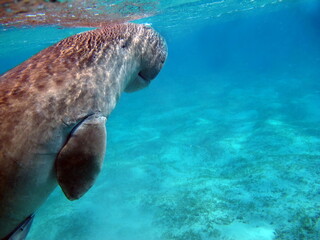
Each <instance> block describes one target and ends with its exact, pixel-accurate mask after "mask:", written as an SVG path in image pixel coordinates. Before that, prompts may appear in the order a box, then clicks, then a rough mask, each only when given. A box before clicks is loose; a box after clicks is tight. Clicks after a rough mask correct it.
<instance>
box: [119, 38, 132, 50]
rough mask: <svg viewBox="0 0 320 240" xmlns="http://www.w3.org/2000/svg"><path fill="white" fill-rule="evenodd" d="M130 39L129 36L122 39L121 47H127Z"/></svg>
mask: <svg viewBox="0 0 320 240" xmlns="http://www.w3.org/2000/svg"><path fill="white" fill-rule="evenodd" d="M131 41H132V39H131V38H130V37H129V38H128V39H123V42H122V44H121V48H128V47H129V46H130V44H131Z"/></svg>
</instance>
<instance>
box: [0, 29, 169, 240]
mask: <svg viewBox="0 0 320 240" xmlns="http://www.w3.org/2000/svg"><path fill="white" fill-rule="evenodd" d="M166 57H167V47H166V43H165V40H164V39H163V38H162V37H161V36H160V35H159V34H158V33H157V32H156V31H155V30H153V29H152V28H151V27H149V26H145V25H139V24H133V23H122V24H110V25H108V26H106V27H104V28H101V29H96V30H92V31H88V32H84V33H80V34H77V35H74V36H71V37H69V38H66V39H64V40H62V41H60V42H58V43H57V44H55V45H53V46H51V47H49V48H46V49H44V50H42V51H41V52H39V53H38V54H36V55H35V56H33V57H31V58H30V59H28V60H27V61H25V62H23V63H22V64H20V65H18V66H17V67H15V68H13V69H11V70H9V71H8V72H6V73H5V74H4V75H2V76H1V77H0V239H24V237H25V235H26V232H27V231H28V229H29V228H30V225H31V222H32V217H33V214H34V213H35V211H36V210H37V209H38V208H39V206H40V205H41V204H42V203H43V202H44V201H45V200H46V199H47V197H48V196H49V194H50V193H51V192H52V191H53V190H54V189H55V188H56V186H57V185H60V187H61V188H62V190H63V192H64V194H65V195H66V197H67V198H68V199H70V200H74V199H78V198H80V197H81V196H82V195H83V194H84V193H86V192H87V191H88V190H89V188H90V187H91V186H92V185H93V184H94V181H95V179H96V177H97V175H98V174H99V172H100V170H101V166H102V163H103V158H104V155H105V149H106V121H107V118H108V116H109V114H110V113H111V111H112V110H113V109H114V107H115V105H116V102H117V100H118V98H119V96H120V95H121V93H122V92H123V91H125V92H133V91H136V90H139V89H142V88H144V87H146V86H148V84H149V83H150V81H151V80H152V79H154V78H155V77H156V76H157V74H158V73H159V71H160V70H161V68H162V67H163V64H164V62H165V60H166Z"/></svg>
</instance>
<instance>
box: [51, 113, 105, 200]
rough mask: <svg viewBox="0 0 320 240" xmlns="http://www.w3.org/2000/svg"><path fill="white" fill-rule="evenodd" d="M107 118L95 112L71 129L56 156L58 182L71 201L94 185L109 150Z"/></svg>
mask: <svg viewBox="0 0 320 240" xmlns="http://www.w3.org/2000/svg"><path fill="white" fill-rule="evenodd" d="M105 124H106V118H105V117H103V116H101V115H99V114H94V115H91V116H89V117H87V118H85V119H84V120H82V121H81V122H80V123H79V124H78V125H77V126H76V127H75V128H74V130H73V131H72V132H71V134H70V136H69V138H68V140H67V142H66V144H65V145H64V146H63V148H62V149H61V151H60V153H59V155H58V157H57V158H56V162H55V164H56V173H57V179H58V183H59V185H60V186H61V188H62V190H63V192H64V194H65V195H66V197H67V198H68V199H70V200H75V199H78V198H80V197H81V196H82V195H83V194H85V193H86V192H87V191H88V190H89V188H90V187H91V186H92V185H93V184H94V181H95V179H96V177H97V176H98V174H99V172H100V170H101V167H102V162H103V158H104V154H105V149H106V135H107V134H106V126H105Z"/></svg>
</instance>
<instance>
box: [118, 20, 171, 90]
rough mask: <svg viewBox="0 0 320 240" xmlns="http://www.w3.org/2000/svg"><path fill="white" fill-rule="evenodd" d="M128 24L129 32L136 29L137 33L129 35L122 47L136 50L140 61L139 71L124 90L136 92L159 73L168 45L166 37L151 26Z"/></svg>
mask: <svg viewBox="0 0 320 240" xmlns="http://www.w3.org/2000/svg"><path fill="white" fill-rule="evenodd" d="M127 26H128V28H129V32H130V31H135V34H133V35H131V36H130V37H128V39H126V41H125V43H123V45H122V47H125V48H127V49H128V51H135V52H136V53H135V54H136V56H135V57H136V58H137V59H139V61H140V63H139V67H138V69H137V72H136V73H135V74H134V76H132V78H131V79H129V80H128V82H127V85H126V86H125V88H124V91H125V92H134V91H137V90H140V89H142V88H144V87H146V86H148V85H149V83H150V81H151V80H152V79H154V78H155V77H156V76H157V75H158V73H159V72H160V70H161V68H162V67H163V65H164V62H165V60H166V58H167V45H166V42H165V40H164V38H163V37H161V36H160V34H159V33H157V32H156V31H155V30H154V29H152V28H151V27H149V26H146V25H136V24H128V25H127ZM130 28H132V29H131V30H130Z"/></svg>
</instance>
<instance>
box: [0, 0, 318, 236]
mask: <svg viewBox="0 0 320 240" xmlns="http://www.w3.org/2000/svg"><path fill="white" fill-rule="evenodd" d="M205 2H206V3H207V5H206V4H203V5H201V4H200V5H196V3H195V2H191V1H190V2H189V3H186V2H184V4H182V5H180V7H186V8H187V9H188V10H192V9H198V11H199V12H198V13H194V12H193V16H196V17H195V19H196V20H195V21H194V22H193V21H192V20H191V19H187V18H186V17H185V15H181V16H180V18H178V17H177V20H176V21H177V22H176V24H173V18H170V17H172V16H177V15H175V14H171V13H170V12H169V13H163V15H161V14H160V15H157V16H154V17H151V18H149V19H142V20H139V22H148V23H152V24H153V27H154V28H156V29H157V30H158V31H159V32H161V33H162V35H164V37H166V39H167V42H168V46H169V58H168V61H167V63H166V65H165V67H164V69H163V71H162V72H161V73H160V75H159V76H158V78H157V79H156V80H155V81H154V82H153V83H152V84H151V85H150V87H148V88H147V89H145V90H143V91H140V92H137V93H133V94H124V95H123V96H122V97H121V99H120V102H119V104H118V105H117V107H116V109H115V111H114V112H113V113H112V115H111V116H110V118H109V120H108V123H107V129H108V149H107V154H106V160H105V164H104V169H103V171H102V173H101V174H100V176H99V179H98V181H97V182H96V184H95V186H94V187H93V188H92V189H91V190H90V191H89V192H88V193H87V194H86V195H85V196H84V197H83V198H82V199H80V200H78V201H74V202H69V201H68V200H66V198H65V197H64V195H63V193H62V192H61V190H60V189H59V188H57V189H56V191H55V192H53V193H52V195H51V196H50V197H49V199H48V201H47V202H46V203H45V204H44V205H43V206H42V207H41V209H39V211H38V212H37V215H36V218H35V221H34V224H33V227H32V229H31V232H30V234H29V236H28V239H29V240H38V239H48V240H57V239H65V240H71V239H77V240H78V239H79V240H87V239H97V240H104V239H106V240H128V239H130V240H142V239H151V240H158V239H159V240H160V239H161V240H173V239H174V240H207V239H219V240H220V239H221V240H271V239H276V240H280V239H281V240H296V239H320V222H319V221H320V203H319V202H320V201H319V200H320V193H319V192H320V176H319V175H320V171H319V163H320V148H319V146H320V128H319V121H320V111H319V107H320V85H319V84H320V83H319V79H320V71H319V69H320V44H319V43H320V30H319V29H320V6H319V4H318V3H317V2H316V1H307V0H306V1H292V2H288V1H283V2H277V3H279V4H273V5H272V4H270V6H269V5H268V4H267V5H268V6H269V7H268V8H267V9H266V10H264V8H261V7H259V8H258V10H256V9H255V8H253V10H250V11H249V10H248V11H236V12H237V13H229V14H227V13H226V14H222V15H221V17H219V18H217V17H212V18H210V17H208V16H210V11H211V10H212V9H211V8H208V6H209V5H208V3H210V1H205ZM245 2H246V1H245ZM177 3H178V2H177ZM211 3H212V1H211ZM246 3H249V2H246ZM254 3H255V2H254ZM186 4H187V5H186ZM190 6H191V8H189V7H190ZM196 6H198V8H196ZM230 6H232V5H230ZM237 6H238V7H237V8H240V7H239V6H240V5H239V4H238V5H237ZM241 6H242V5H241ZM169 7H170V6H168V8H169ZM206 7H207V10H206ZM202 8H203V9H202ZM175 11H176V12H179V11H180V13H181V12H184V11H182V10H179V9H178V8H177V7H175V8H173V10H172V12H175ZM202 13H206V14H204V15H202ZM166 14H167V15H166ZM185 14H188V13H187V12H185ZM190 14H191V13H190ZM191 15H192V14H191ZM201 16H202V17H203V18H201ZM83 30H84V29H59V28H54V27H37V28H34V29H6V30H4V29H2V31H1V35H0V37H1V38H0V40H1V43H0V44H1V45H0V46H1V55H0V59H1V60H0V61H1V63H2V64H1V66H0V67H1V72H4V71H6V70H8V69H9V68H11V67H13V66H14V65H16V64H18V63H19V62H21V61H23V60H24V59H26V58H28V57H30V56H31V55H32V54H34V53H36V52H37V51H39V50H40V49H43V48H44V47H47V46H49V45H51V44H53V43H54V42H56V41H58V40H60V39H62V38H63V37H66V36H69V35H71V34H73V33H75V32H79V31H83Z"/></svg>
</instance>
